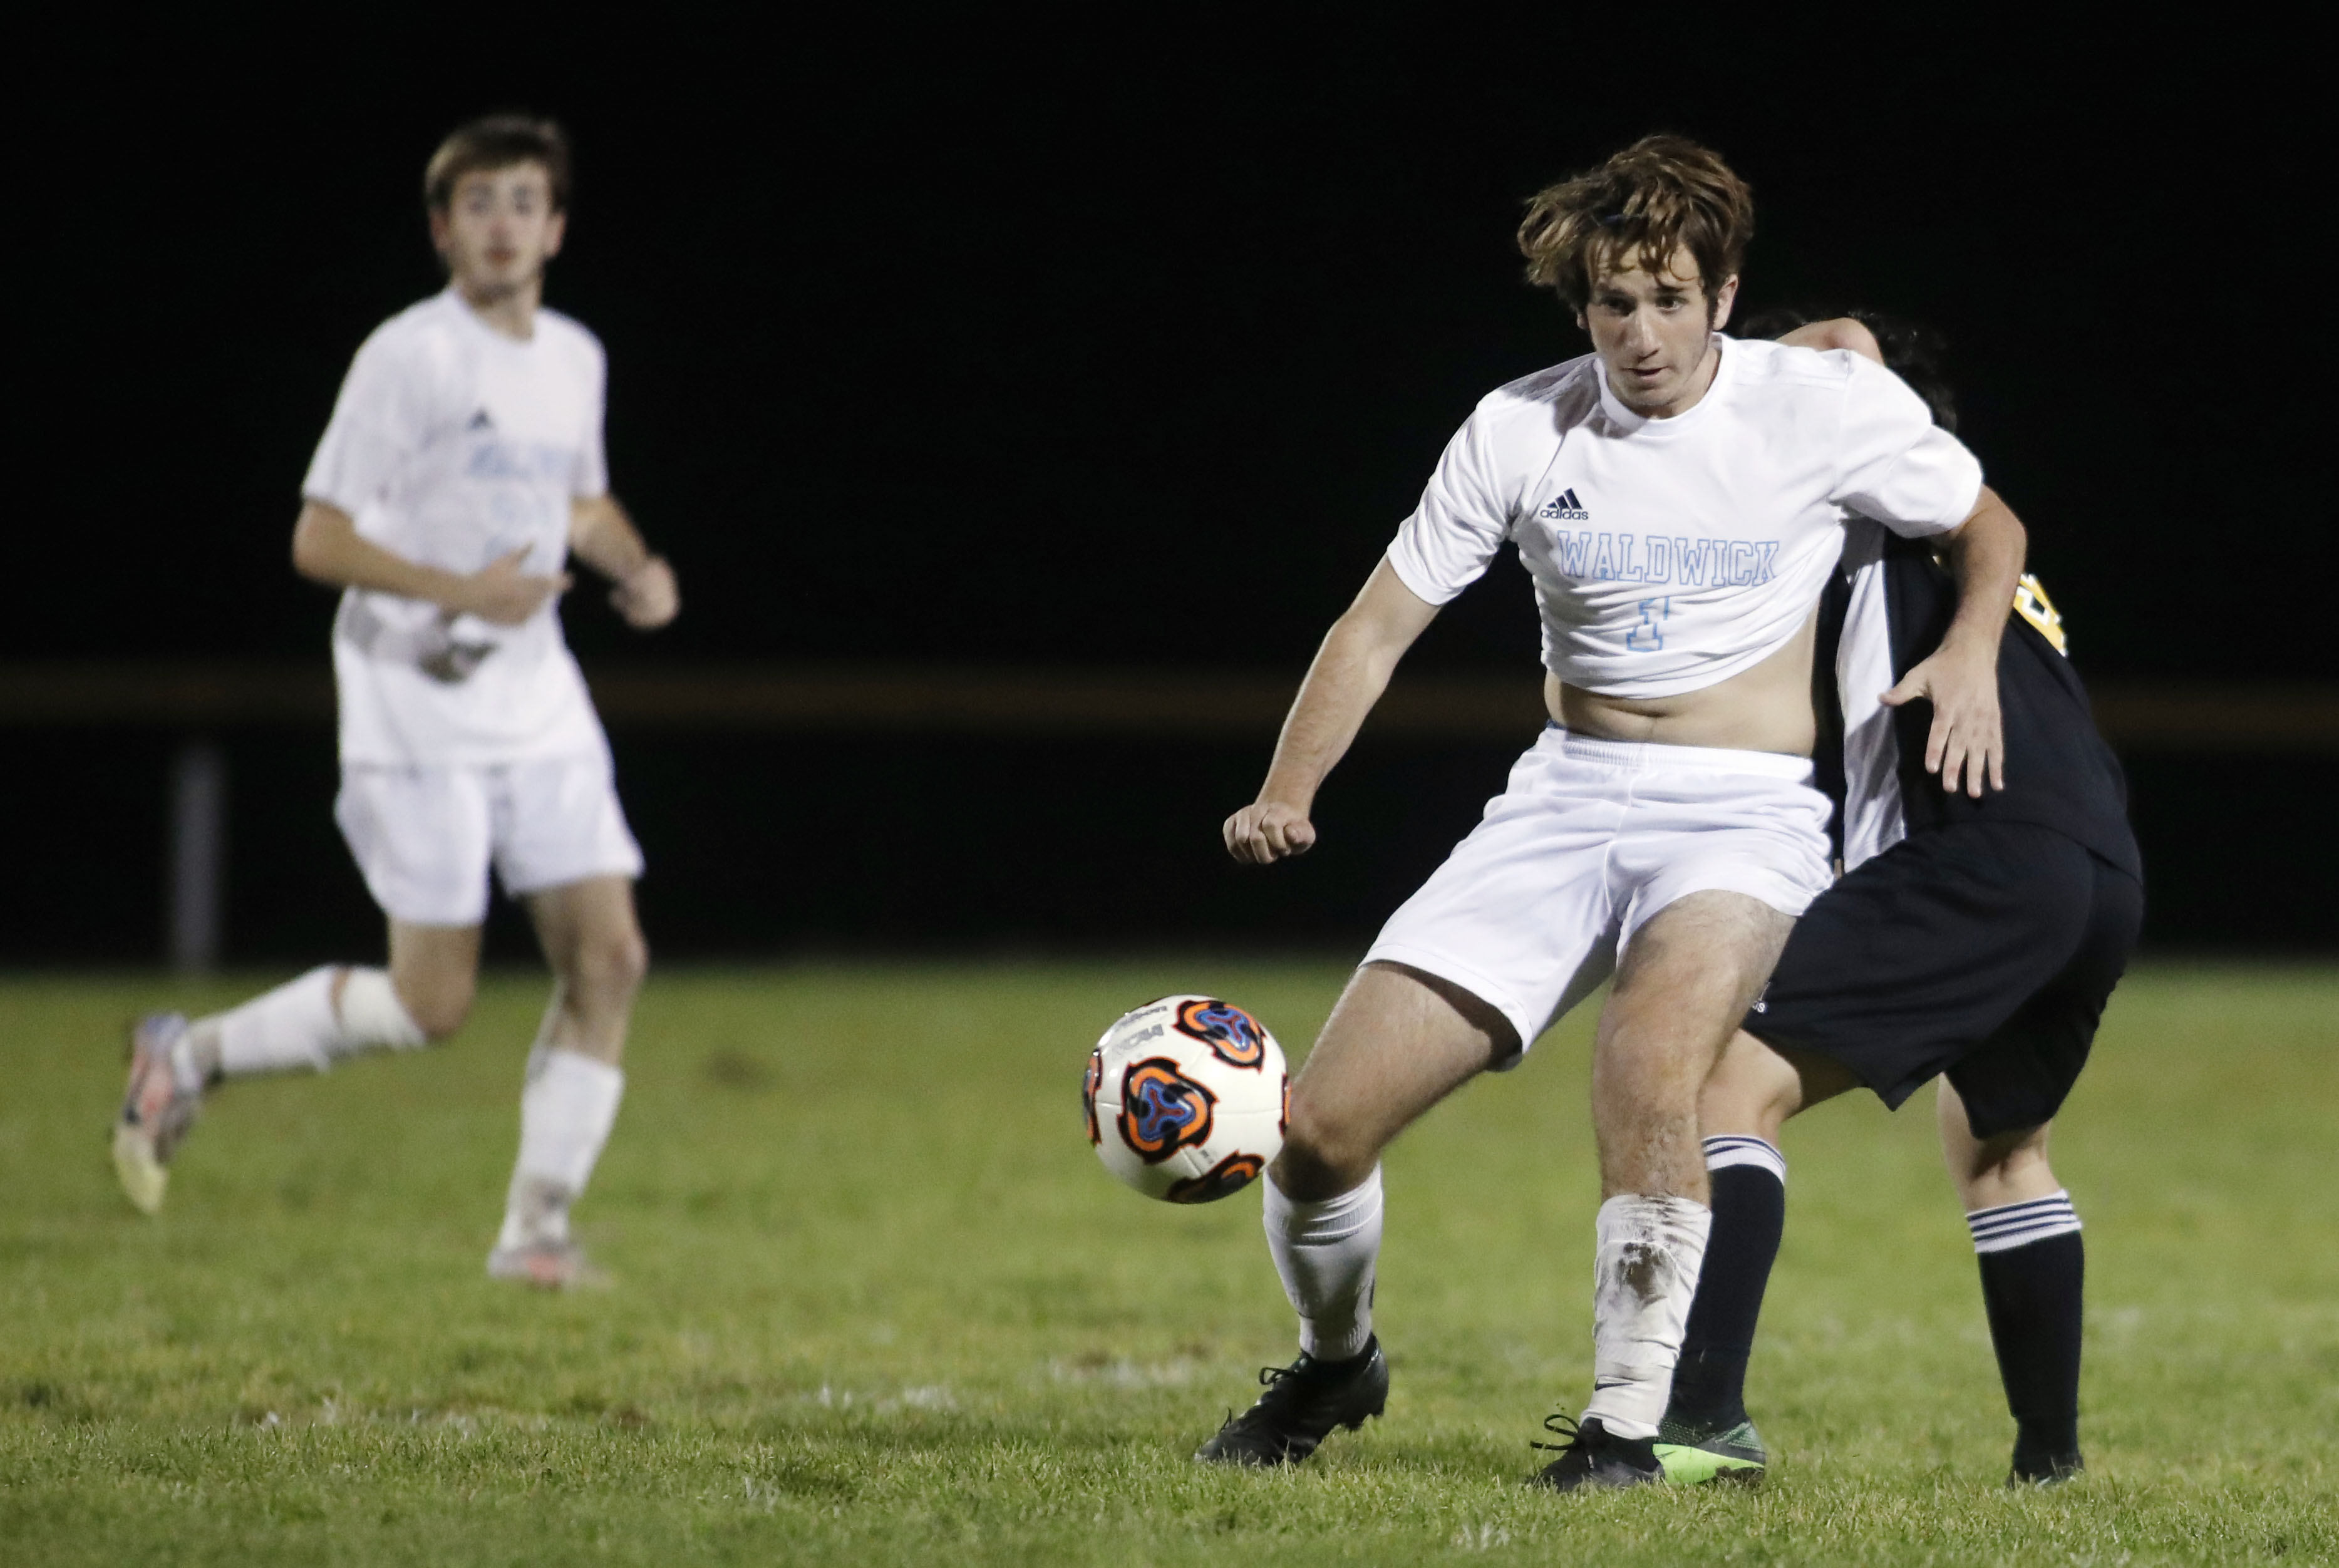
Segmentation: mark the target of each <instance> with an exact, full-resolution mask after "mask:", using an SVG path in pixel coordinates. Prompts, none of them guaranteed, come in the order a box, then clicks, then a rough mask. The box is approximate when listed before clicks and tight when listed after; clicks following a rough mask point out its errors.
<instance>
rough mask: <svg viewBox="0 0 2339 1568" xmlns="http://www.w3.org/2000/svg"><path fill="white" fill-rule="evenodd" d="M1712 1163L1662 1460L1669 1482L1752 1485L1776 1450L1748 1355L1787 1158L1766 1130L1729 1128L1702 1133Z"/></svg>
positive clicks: (1781, 1225)
mask: <svg viewBox="0 0 2339 1568" xmlns="http://www.w3.org/2000/svg"><path fill="white" fill-rule="evenodd" d="M1705 1169H1706V1178H1707V1179H1708V1180H1709V1181H1711V1182H1712V1191H1713V1202H1712V1208H1713V1228H1712V1232H1711V1233H1710V1234H1709V1235H1708V1236H1707V1238H1706V1244H1705V1261H1704V1264H1703V1266H1702V1267H1701V1268H1700V1269H1699V1271H1698V1278H1697V1295H1696V1297H1694V1298H1693V1300H1692V1302H1691V1304H1690V1309H1689V1325H1688V1328H1687V1331H1686V1332H1685V1333H1684V1335H1683V1338H1682V1354H1681V1361H1680V1363H1679V1364H1678V1365H1677V1366H1674V1368H1673V1393H1672V1395H1671V1396H1670V1398H1669V1400H1668V1402H1667V1403H1666V1405H1665V1414H1664V1418H1663V1420H1661V1421H1659V1422H1658V1423H1657V1442H1656V1455H1657V1463H1658V1464H1661V1465H1663V1467H1664V1472H1665V1479H1666V1480H1668V1481H1674V1482H1681V1483H1683V1484H1691V1485H1699V1484H1704V1483H1706V1482H1709V1481H1730V1482H1736V1483H1740V1484H1747V1485H1752V1484H1757V1483H1759V1482H1761V1481H1762V1474H1763V1471H1764V1470H1765V1468H1767V1467H1768V1465H1769V1464H1770V1462H1771V1456H1770V1455H1769V1454H1768V1453H1767V1452H1766V1451H1765V1450H1764V1448H1763V1446H1762V1434H1761V1433H1759V1432H1757V1431H1756V1430H1755V1429H1754V1422H1753V1418H1752V1417H1751V1416H1749V1415H1747V1414H1746V1362H1747V1358H1748V1357H1749V1356H1751V1355H1752V1353H1753V1349H1754V1326H1755V1324H1756V1322H1757V1320H1758V1319H1759V1318H1760V1317H1761V1316H1762V1295H1763V1292H1764V1290H1765V1289H1766V1288H1767V1287H1769V1285H1770V1281H1771V1267H1772V1264H1773V1263H1775V1262H1777V1261H1778V1257H1779V1238H1780V1237H1781V1235H1782V1234H1783V1233H1784V1231H1785V1229H1786V1224H1787V1160H1786V1157H1785V1156H1784V1155H1782V1154H1781V1153H1780V1152H1779V1149H1778V1146H1777V1145H1776V1144H1773V1143H1772V1142H1771V1141H1769V1140H1768V1139H1762V1138H1756V1137H1752V1136H1751V1135H1748V1134H1743V1133H1729V1134H1722V1135H1720V1136H1715V1137H1709V1138H1707V1139H1705Z"/></svg>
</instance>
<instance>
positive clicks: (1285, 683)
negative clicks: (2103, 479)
mask: <svg viewBox="0 0 2339 1568" xmlns="http://www.w3.org/2000/svg"><path fill="white" fill-rule="evenodd" d="M586 674H587V678H588V680H589V681H590V683H591V685H592V688H593V700H594V702H595V703H596V704H597V705H598V706H599V708H600V710H601V715H602V716H603V718H605V719H606V720H607V722H608V723H609V724H610V725H613V726H622V727H626V728H643V729H661V728H662V729H695V730H829V731H839V730H842V731H855V730H858V731H864V732H870V733H885V732H902V731H917V730H933V731H944V732H949V733H952V734H960V735H1154V734H1160V735H1191V734H1195V733H1198V732H1217V733H1220V734H1234V735H1273V734H1274V733H1275V730H1276V727H1277V726H1278V725H1279V724H1281V723H1282V720H1283V713H1284V709H1285V708H1286V707H1288V705H1290V702H1291V695H1292V692H1293V690H1294V689H1295V688H1296V687H1297V685H1298V678H1299V676H1298V671H1290V672H1285V673H1275V674H1269V673H1265V672H1223V673H1221V672H1209V671H1204V672H1194V673H1182V672H1157V671H1144V670H1083V669H1056V668H1026V669H1016V668H1002V667H985V666H969V667H963V668H952V667H947V666H886V665H814V664H803V665H741V664H722V665H699V666H694V665H686V664H672V665H668V664H658V665H594V666H589V667H588V668H587V672H586ZM2094 693H2095V704H2096V719H2097V724H2098V725H2100V726H2101V728H2102V730H2103V732H2104V735H2105V736H2106V738H2107V739H2108V740H2109V741H2110V742H2111V743H2112V745H2114V746H2116V747H2117V748H2118V749H2119V750H2120V751H2122V752H2124V753H2131V754H2137V753H2168V752H2176V753H2189V754H2206V753H2237V752H2256V753H2266V754H2294V755H2295V754H2316V755H2323V754H2334V753H2339V685H2260V686H2251V687H2238V686H2226V685H2214V684H2211V683H2206V682H2203V683H2189V684H2177V683H2150V684H2146V683H2128V682H2118V681H2107V682H2100V683H2097V685H2096V686H2095V687H2094ZM332 716H333V687H332V676H331V672H330V671H329V670H328V669H327V668H326V666H325V665H324V662H323V661H322V660H318V661H315V662H313V663H297V664H296V663H289V662H286V663H260V662H252V663H224V662H212V663H205V662H194V661H188V662H182V663H170V664H159V663H158V664H130V663H121V664H111V663H64V662H59V663H54V664H15V665H0V725H105V726H114V725H141V726H153V727H158V728H177V729H193V730H216V729H232V728H237V727H241V726H244V725H286V724H294V725H298V724H319V725H321V724H326V723H329V722H331V718H332ZM1542 722H1543V696H1542V688H1541V684H1540V682H1539V680H1538V678H1537V676H1536V675H1535V672H1533V671H1528V672H1525V673H1524V674H1522V675H1520V676H1441V675H1420V676H1409V675H1400V676H1398V677H1397V679H1396V683H1395V684H1394V685H1391V686H1390V688H1389V692H1388V695H1387V696H1386V697H1384V698H1383V699H1382V700H1381V703H1380V705H1379V706H1378V707H1377V709H1376V710H1375V711H1374V714H1373V716H1372V720H1371V722H1370V725H1369V726H1368V729H1367V733H1368V734H1371V735H1377V736H1379V737H1382V738H1391V739H1394V738H1406V739H1424V740H1434V739H1438V738H1441V737H1443V738H1451V739H1456V740H1501V739H1504V738H1506V737H1511V736H1515V735H1518V734H1520V732H1522V731H1523V730H1531V729H1533V728H1534V727H1535V725H1539V724H1541V723H1542Z"/></svg>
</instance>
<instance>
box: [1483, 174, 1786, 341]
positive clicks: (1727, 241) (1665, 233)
mask: <svg viewBox="0 0 2339 1568" xmlns="http://www.w3.org/2000/svg"><path fill="white" fill-rule="evenodd" d="M1753 234H1754V192H1752V190H1750V189H1749V188H1748V187H1747V184H1746V182H1745V181H1743V180H1742V179H1740V178H1739V177H1738V176H1737V175H1736V174H1734V173H1732V172H1731V168H1730V165H1729V164H1727V163H1723V162H1722V159H1721V157H1720V156H1719V155H1718V154H1716V153H1712V152H1711V151H1709V150H1707V149H1706V148H1703V147H1701V146H1699V145H1698V144H1697V143H1694V142H1692V141H1690V140H1688V139H1687V138H1685V137H1681V136H1643V137H1642V138H1641V139H1640V140H1639V141H1637V142H1635V143H1633V144H1632V145H1631V146H1629V147H1627V148H1625V149H1624V150H1623V152H1621V153H1617V154H1615V156H1614V157H1612V158H1610V159H1609V160H1608V161H1607V162H1606V163H1603V164H1601V165H1600V167H1598V168H1597V169H1594V170H1593V171H1592V172H1591V173H1588V174H1578V175H1577V176H1575V178H1574V179H1572V180H1564V181H1562V182H1560V183H1558V184H1556V185H1550V186H1546V187H1545V188H1544V189H1543V190H1541V191H1539V192H1536V193H1535V199H1534V200H1533V201H1531V202H1528V203H1527V215H1526V219H1525V222H1522V223H1520V225H1519V252H1520V254H1522V255H1524V256H1525V257H1526V259H1527V281H1529V282H1530V283H1534V284H1535V285H1537V286H1538V287H1541V288H1547V289H1554V290H1556V291H1558V293H1559V297H1560V298H1561V299H1563V300H1564V301H1567V302H1568V304H1569V305H1571V306H1573V307H1574V309H1576V310H1577V311H1581V310H1583V309H1584V302H1585V301H1587V300H1589V299H1590V298H1591V295H1592V278H1593V272H1594V269H1595V268H1596V267H1599V266H1601V265H1603V264H1604V263H1605V262H1606V261H1608V260H1609V259H1610V258H1612V257H1614V256H1618V255H1621V254H1623V252H1624V251H1625V248H1626V247H1628V246H1629V247H1631V248H1632V249H1633V251H1634V252H1635V253H1636V256H1637V259H1638V261H1640V264H1641V266H1642V268H1643V270H1644V271H1649V272H1660V271H1663V269H1664V267H1665V264H1666V263H1667V262H1669V261H1672V260H1673V252H1674V251H1678V250H1679V249H1681V248H1682V247H1683V246H1684V245H1686V246H1687V247H1688V248H1689V253H1690V254H1691V255H1693V256H1694V257H1696V258H1697V268H1698V279H1699V281H1700V282H1701V283H1702V285H1703V286H1704V289H1705V298H1706V308H1707V309H1708V311H1711V310H1712V308H1713V305H1714V291H1716V290H1717V289H1719V288H1720V287H1721V286H1722V281H1723V280H1724V279H1726V278H1729V277H1730V276H1731V275H1732V274H1733V273H1735V272H1736V271H1738V265H1739V262H1740V261H1742V260H1743V259H1744V258H1745V255H1746V242H1747V241H1748V240H1750V239H1752V237H1753Z"/></svg>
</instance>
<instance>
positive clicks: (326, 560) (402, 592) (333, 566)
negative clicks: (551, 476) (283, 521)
mask: <svg viewBox="0 0 2339 1568" xmlns="http://www.w3.org/2000/svg"><path fill="white" fill-rule="evenodd" d="M527 554H528V551H527V550H526V549H525V548H522V549H518V550H514V551H513V552H511V554H509V555H508V556H505V557H501V558H500V559H498V560H494V561H490V562H489V563H488V564H487V566H485V567H481V568H480V569H479V570H478V571H476V572H471V573H469V574H465V573H462V572H450V571H446V570H443V569H441V568H439V567H426V566H424V565H422V564H421V563H420V562H419V561H412V560H409V559H408V558H407V557H404V556H401V555H400V554H399V553H398V552H397V551H395V550H390V549H384V548H383V547H381V546H380V545H378V544H375V543H374V542H373V541H372V540H371V539H369V538H367V537H365V536H364V535H362V534H360V533H359V532H358V526H357V523H356V521H355V520H354V519H353V518H350V515H349V514H348V513H347V512H344V511H342V510H341V509H340V508H339V507H334V506H330V505H328V504H327V503H325V502H323V501H318V500H311V501H309V502H307V503H305V504H304V505H303V506H302V507H301V518H300V520H299V521H298V522H296V523H295V524H293V526H292V567H293V569H294V570H296V571H298V572H299V573H300V574H301V576H302V577H307V578H309V579H310V580H311V582H318V583H322V584H324V585H325V586H326V587H334V588H370V589H372V590H374V591H375V592H377V593H385V594H397V595H399V596H400V597H404V598H410V599H422V600H425V601H427V602H428V603H430V604H434V605H437V606H439V608H441V609H443V610H446V611H448V612H449V614H452V615H471V616H479V618H480V619H481V620H483V621H489V622H492V623H493V624H495V625H497V626H518V625H519V624H520V623H521V622H523V621H525V620H527V619H528V617H529V616H532V615H534V614H536V612H537V611H538V609H541V608H542V607H543V606H544V601H545V600H547V599H548V598H550V597H553V596H554V595H555V594H559V593H565V592H567V588H568V584H569V578H568V576H567V573H565V572H563V573H558V574H556V575H554V576H552V577H535V576H531V575H530V574H528V573H527V572H524V571H522V570H521V569H520V561H521V559H522V558H523V557H526V556H527Z"/></svg>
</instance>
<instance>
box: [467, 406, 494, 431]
mask: <svg viewBox="0 0 2339 1568" xmlns="http://www.w3.org/2000/svg"><path fill="white" fill-rule="evenodd" d="M495 428H496V422H495V421H494V420H493V419H489V418H488V411H487V409H480V410H479V412H478V413H476V414H473V415H472V416H471V419H470V422H469V423H468V424H466V425H465V426H464V427H463V429H467V430H492V429H495Z"/></svg>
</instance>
